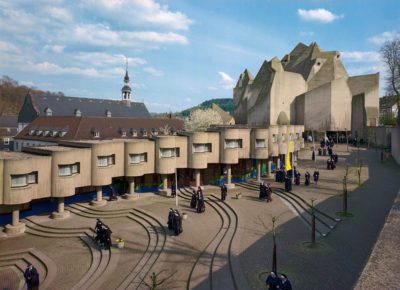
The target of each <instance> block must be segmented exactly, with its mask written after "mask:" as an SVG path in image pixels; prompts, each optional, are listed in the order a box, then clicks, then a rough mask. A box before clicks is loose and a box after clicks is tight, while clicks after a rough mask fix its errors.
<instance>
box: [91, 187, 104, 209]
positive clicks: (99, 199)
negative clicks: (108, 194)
mask: <svg viewBox="0 0 400 290" xmlns="http://www.w3.org/2000/svg"><path fill="white" fill-rule="evenodd" d="M96 195H97V198H96V199H93V200H92V201H91V202H90V204H91V205H93V206H104V205H106V204H107V201H106V200H105V199H103V189H102V187H101V186H97V187H96Z"/></svg>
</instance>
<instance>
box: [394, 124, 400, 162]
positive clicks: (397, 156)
mask: <svg viewBox="0 0 400 290" xmlns="http://www.w3.org/2000/svg"><path fill="white" fill-rule="evenodd" d="M392 156H393V158H394V160H396V162H397V163H398V164H400V127H396V128H393V129H392Z"/></svg>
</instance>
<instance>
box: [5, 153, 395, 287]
mask: <svg viewBox="0 0 400 290" xmlns="http://www.w3.org/2000/svg"><path fill="white" fill-rule="evenodd" d="M337 147H338V146H335V148H334V149H337V150H338V151H337V152H338V154H339V162H338V164H337V169H335V170H334V171H328V170H326V159H327V157H320V156H317V167H318V169H319V171H320V182H319V183H318V184H314V183H313V182H312V183H311V185H310V186H307V187H306V186H305V185H304V173H305V171H306V170H308V171H309V172H310V173H311V174H312V173H313V171H314V162H313V161H311V153H310V152H309V151H304V152H303V154H302V156H303V157H304V158H305V159H301V160H299V164H298V166H297V168H298V170H299V171H300V173H301V174H302V184H301V185H300V186H295V185H294V186H293V190H292V193H285V192H284V191H282V189H283V184H280V183H275V182H274V181H273V179H272V178H271V179H268V178H267V177H263V180H264V181H265V182H270V183H271V184H272V186H273V187H274V189H275V193H274V194H273V202H272V203H266V202H265V201H260V200H259V199H258V191H257V186H258V185H257V184H256V181H255V180H248V181H247V182H246V183H243V184H238V185H237V186H236V188H235V189H233V190H229V193H228V198H227V200H226V202H222V201H220V200H219V196H220V191H219V188H217V187H213V186H206V187H205V189H204V194H205V200H206V212H205V213H204V214H197V213H195V212H194V210H193V209H191V208H190V207H189V201H190V200H189V199H190V192H191V189H189V188H182V189H180V190H179V192H178V198H179V206H178V207H176V206H175V202H176V201H175V199H173V198H166V197H161V196H158V195H155V194H141V198H139V199H137V200H122V199H121V200H118V201H116V202H109V203H108V204H107V205H106V206H105V207H100V208H95V207H92V206H90V205H89V203H79V204H75V205H70V206H69V207H68V208H66V209H67V210H69V211H71V217H70V218H68V219H66V220H52V219H49V218H48V215H42V216H34V217H30V218H27V219H25V220H23V222H24V223H26V226H27V232H26V233H25V234H23V235H22V236H19V237H14V238H2V239H1V240H0V285H1V286H2V287H8V288H11V289H21V288H22V287H23V285H24V283H23V280H22V271H23V270H24V269H25V267H26V262H31V263H33V264H34V266H35V267H36V268H37V269H38V271H39V273H40V278H41V288H42V289H78V288H79V289H148V288H146V287H147V286H146V283H147V284H150V283H151V280H150V278H149V276H150V275H151V274H152V273H153V272H155V273H160V272H161V273H160V274H159V280H158V281H160V280H162V279H163V278H166V277H170V278H169V279H167V280H166V281H165V282H164V283H163V284H162V287H163V288H165V289H265V279H266V275H267V273H268V272H270V270H271V264H272V261H271V257H272V236H271V232H270V231H271V226H272V222H271V218H272V217H273V216H276V217H277V229H276V233H277V256H278V272H281V273H286V274H287V275H288V277H289V279H290V280H291V282H292V285H293V288H294V289H337V288H340V289H353V287H355V285H356V284H357V281H358V279H359V277H360V275H361V272H362V271H363V269H364V266H365V264H366V263H367V261H368V259H369V257H370V254H371V251H372V249H373V247H374V245H375V242H376V240H377V238H378V236H379V234H380V231H381V229H382V227H383V225H384V223H385V220H386V217H387V215H388V213H389V211H390V209H391V207H392V204H393V201H394V198H395V197H396V195H397V192H398V190H399V188H400V167H399V166H398V165H396V164H395V163H394V162H393V161H392V160H386V161H384V162H383V163H382V162H381V161H380V153H379V152H376V151H375V150H366V149H360V150H359V152H358V153H357V152H356V151H357V149H355V148H350V151H351V152H346V146H339V148H337ZM359 160H362V164H363V168H362V171H361V181H362V185H361V186H358V177H357V176H356V169H357V168H356V167H355V165H356V164H357V163H358V161H359ZM346 164H347V165H349V166H350V169H349V185H348V189H349V211H350V212H351V213H352V214H353V217H348V218H346V217H345V218H342V217H340V216H338V215H336V212H338V211H341V210H342V199H341V193H342V178H343V176H344V172H345V165H346ZM237 192H240V193H241V194H242V198H241V199H235V198H234V195H235V194H236V193H237ZM311 198H315V199H316V209H318V211H319V213H318V214H317V216H318V218H319V219H318V220H317V230H318V232H319V235H318V238H317V246H316V247H309V243H308V242H309V241H310V239H311V232H310V225H309V222H307V221H310V220H311V219H310V215H309V213H308V212H309V210H310V208H309V206H308V205H307V204H309V203H311V201H310V200H311ZM170 207H172V208H178V209H179V211H180V212H181V213H182V212H186V213H187V214H188V219H187V220H184V221H183V233H182V234H181V235H179V236H175V235H174V234H173V233H172V231H170V230H168V228H167V227H166V221H167V215H168V208H170ZM96 218H101V220H102V221H103V222H104V223H105V224H107V225H108V226H109V227H110V228H111V230H112V232H113V233H112V239H113V241H114V242H115V240H116V239H117V238H118V237H121V238H124V239H125V247H124V248H123V249H118V248H116V247H112V248H111V250H110V251H106V250H99V249H98V247H97V245H96V244H95V243H94V242H93V230H92V229H93V228H94V225H95V222H96ZM339 219H341V220H339ZM399 258H400V257H399ZM21 281H22V282H21Z"/></svg>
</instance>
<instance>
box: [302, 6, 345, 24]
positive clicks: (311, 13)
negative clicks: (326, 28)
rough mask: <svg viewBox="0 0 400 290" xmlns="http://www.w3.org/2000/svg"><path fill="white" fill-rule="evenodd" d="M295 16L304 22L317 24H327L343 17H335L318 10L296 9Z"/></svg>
mask: <svg viewBox="0 0 400 290" xmlns="http://www.w3.org/2000/svg"><path fill="white" fill-rule="evenodd" d="M297 14H298V15H299V16H300V18H301V19H303V20H306V21H317V22H324V23H329V22H332V21H334V20H336V19H339V18H343V17H344V15H343V14H341V15H336V14H333V13H332V12H330V11H328V10H326V9H323V8H319V9H311V10H304V9H298V10H297Z"/></svg>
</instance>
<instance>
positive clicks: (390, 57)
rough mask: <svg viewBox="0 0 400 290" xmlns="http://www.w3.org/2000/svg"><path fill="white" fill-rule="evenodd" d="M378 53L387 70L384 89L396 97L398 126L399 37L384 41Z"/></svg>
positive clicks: (399, 122)
mask: <svg viewBox="0 0 400 290" xmlns="http://www.w3.org/2000/svg"><path fill="white" fill-rule="evenodd" d="M380 53H381V56H382V59H383V62H384V63H385V64H386V69H387V72H388V75H387V77H386V82H387V88H386V91H387V92H388V93H389V94H394V95H395V96H396V97H397V111H398V114H397V125H398V126H400V112H399V108H400V38H398V39H394V40H392V41H387V42H385V44H384V45H383V46H382V47H381V49H380Z"/></svg>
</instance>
